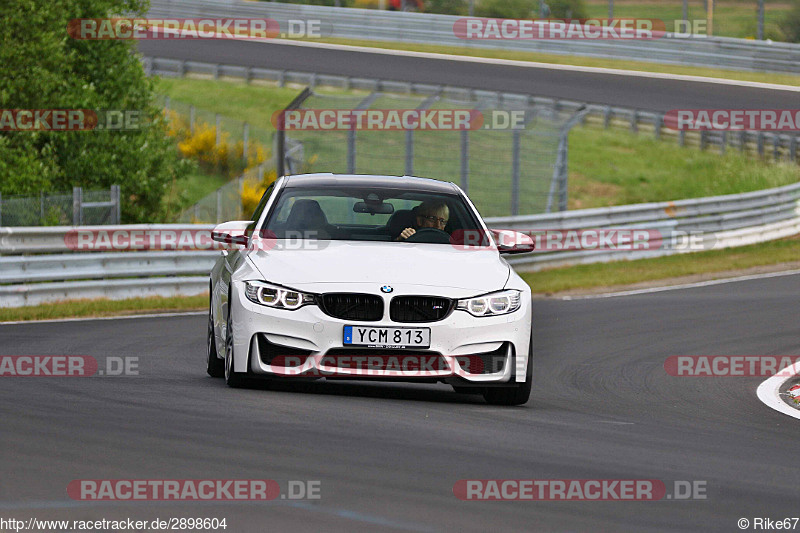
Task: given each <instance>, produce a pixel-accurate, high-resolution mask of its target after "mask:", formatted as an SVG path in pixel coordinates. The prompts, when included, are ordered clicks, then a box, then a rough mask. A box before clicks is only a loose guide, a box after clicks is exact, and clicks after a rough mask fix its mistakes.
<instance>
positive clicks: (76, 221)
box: [72, 187, 83, 226]
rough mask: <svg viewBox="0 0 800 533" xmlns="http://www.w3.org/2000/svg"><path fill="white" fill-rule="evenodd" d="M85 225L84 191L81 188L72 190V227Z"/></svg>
mask: <svg viewBox="0 0 800 533" xmlns="http://www.w3.org/2000/svg"><path fill="white" fill-rule="evenodd" d="M81 224H83V189H81V188H80V187H73V188H72V225H73V226H80V225H81Z"/></svg>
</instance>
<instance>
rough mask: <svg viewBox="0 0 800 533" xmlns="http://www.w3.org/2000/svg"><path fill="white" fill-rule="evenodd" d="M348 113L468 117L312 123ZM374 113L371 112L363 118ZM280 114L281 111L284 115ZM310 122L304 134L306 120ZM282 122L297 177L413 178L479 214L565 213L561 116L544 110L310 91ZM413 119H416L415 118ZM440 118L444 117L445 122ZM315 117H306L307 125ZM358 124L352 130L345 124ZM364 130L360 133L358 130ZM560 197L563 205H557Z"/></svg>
mask: <svg viewBox="0 0 800 533" xmlns="http://www.w3.org/2000/svg"><path fill="white" fill-rule="evenodd" d="M336 110H354V114H356V115H357V114H358V113H361V112H363V115H364V116H368V117H378V118H379V119H381V118H383V119H386V118H387V117H389V116H390V115H391V113H392V112H393V111H397V112H399V113H401V114H402V113H404V112H406V111H409V110H413V111H415V112H417V113H420V112H423V111H424V112H428V113H430V115H431V116H433V115H434V114H437V113H438V114H437V115H436V116H437V117H439V116H444V115H447V113H442V112H443V111H450V112H452V111H458V110H461V111H463V112H469V113H470V122H469V125H464V124H462V125H461V126H460V127H456V126H455V124H454V125H452V127H444V128H438V127H435V128H423V127H408V128H392V127H385V126H387V125H388V124H389V122H388V119H387V122H383V123H381V122H380V120H376V121H375V123H370V122H369V120H371V119H369V118H367V119H364V120H362V121H360V122H358V121H357V120H352V121H351V124H350V127H327V126H323V125H321V124H322V122H321V120H322V119H323V118H324V117H325V113H327V114H328V116H331V115H332V113H331V111H336ZM369 111H376V113H371V114H370V113H369ZM286 113H289V112H288V111H287V112H286ZM311 115H314V116H317V117H319V118H320V125H319V126H318V127H305V125H306V124H307V121H306V117H310V116H311ZM293 116H296V117H302V118H298V119H297V120H295V121H294V122H292V121H291V120H287V121H286V123H285V124H284V127H283V129H284V132H285V133H284V134H285V136H286V139H287V145H290V144H291V143H295V145H297V144H299V145H301V146H302V150H303V156H304V160H303V162H302V164H300V165H297V164H295V166H299V167H301V168H302V169H303V170H304V171H305V172H333V173H350V174H356V173H357V174H386V175H399V176H402V175H415V176H420V177H428V178H435V179H440V180H444V181H452V182H454V183H457V184H459V185H460V186H461V187H462V188H463V189H464V190H465V191H466V192H467V193H468V194H469V196H470V198H471V199H472V200H473V202H474V203H475V204H476V207H477V208H478V210H479V211H480V212H481V213H482V214H483V215H484V216H505V215H522V214H536V213H543V212H547V211H550V210H555V209H557V208H560V207H561V206H562V205H563V206H566V197H565V196H566V190H567V189H566V186H562V185H561V183H560V182H561V181H562V180H566V177H567V174H566V159H565V154H561V159H560V156H559V153H560V151H562V149H564V150H565V147H566V136H567V133H568V130H569V127H570V126H571V124H570V118H571V117H572V114H571V113H561V112H559V111H558V110H556V109H555V108H553V107H552V106H535V105H534V106H530V105H527V101H524V102H520V103H517V104H515V103H514V102H507V101H501V100H500V99H498V98H497V97H496V95H495V96H494V97H492V96H490V95H484V96H482V97H473V98H463V99H459V98H454V97H452V96H449V97H445V96H443V95H442V94H434V95H430V96H424V95H419V96H415V95H398V94H388V93H382V92H373V93H371V94H369V95H367V96H364V95H360V96H340V95H328V94H318V93H314V92H312V93H310V96H308V97H307V98H306V99H305V100H304V101H303V102H302V103H301V104H300V107H299V108H298V112H297V114H296V115H292V116H290V115H288V114H287V115H285V117H284V118H291V117H293ZM416 116H418V115H416ZM448 116H450V115H448ZM315 120H316V119H315ZM356 122H358V125H355V123H356ZM362 126H364V127H362ZM561 196H564V198H561Z"/></svg>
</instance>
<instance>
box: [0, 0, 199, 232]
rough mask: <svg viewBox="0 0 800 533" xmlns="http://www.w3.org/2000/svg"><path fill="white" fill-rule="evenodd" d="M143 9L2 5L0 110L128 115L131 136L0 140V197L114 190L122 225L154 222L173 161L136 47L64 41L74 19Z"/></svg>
mask: <svg viewBox="0 0 800 533" xmlns="http://www.w3.org/2000/svg"><path fill="white" fill-rule="evenodd" d="M146 11H147V8H146V4H145V2H144V0H59V1H58V2H50V1H47V0H2V2H0V109H89V110H134V111H137V112H138V113H139V116H140V121H139V129H136V130H131V131H97V130H91V131H80V132H78V131H38V132H28V131H18V132H17V131H0V193H3V194H32V193H38V191H40V190H51V191H66V190H71V188H72V187H73V186H82V187H87V188H107V187H109V186H110V185H113V184H117V185H120V187H121V191H122V218H123V221H126V222H139V221H152V220H154V219H157V218H158V217H159V216H160V215H161V213H162V198H163V197H164V194H165V192H166V190H167V187H168V185H169V183H170V182H171V181H172V180H174V179H178V178H180V177H181V176H183V175H184V174H185V172H186V170H187V168H188V164H187V163H184V162H181V161H180V160H179V158H178V154H177V150H176V148H175V146H174V143H173V142H172V141H171V140H170V139H169V137H168V136H167V135H166V127H165V126H166V125H165V122H164V120H163V117H162V114H161V111H160V109H158V108H157V107H156V106H155V104H154V99H153V85H152V80H150V79H148V78H147V77H146V76H145V74H144V70H143V69H142V66H141V63H140V62H139V59H138V58H137V56H136V55H135V50H134V43H133V42H132V41H123V40H104V41H88V40H76V39H73V38H71V37H69V36H68V34H67V25H68V23H69V21H70V20H72V19H77V18H103V17H109V16H122V15H126V16H129V15H138V16H142V15H143V14H144V13H145V12H146Z"/></svg>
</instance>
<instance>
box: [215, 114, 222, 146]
mask: <svg viewBox="0 0 800 533" xmlns="http://www.w3.org/2000/svg"><path fill="white" fill-rule="evenodd" d="M214 119H215V121H216V130H217V138H216V140H215V141H214V146H219V145H220V143H221V142H222V117H221V116H220V114H219V113H216V114H215V115H214Z"/></svg>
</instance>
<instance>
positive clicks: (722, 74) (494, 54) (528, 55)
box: [296, 38, 800, 86]
mask: <svg viewBox="0 0 800 533" xmlns="http://www.w3.org/2000/svg"><path fill="white" fill-rule="evenodd" d="M308 40H313V41H314V42H323V43H332V44H345V45H351V46H366V47H372V48H386V49H391V50H407V51H413V52H429V53H437V54H449V55H461V56H469V57H486V58H490V59H510V60H514V61H532V62H536V63H548V64H555V65H572V66H582V67H598V68H610V69H621V70H633V71H638V72H660V73H664V74H678V75H685V76H702V77H706V78H722V79H729V80H741V81H754V82H760V83H776V84H780V85H792V86H800V75H796V74H777V73H770V72H745V71H738V70H727V69H722V68H709V67H692V66H682V65H668V64H662V63H649V62H647V61H632V60H623V59H604V58H594V57H583V56H572V55H560V54H542V53H536V52H521V51H510V50H494V49H489V48H470V47H466V46H445V45H437V44H415V43H399V42H388V41H368V40H356V39H338V38H322V39H308ZM296 68H297V70H302V68H300V67H296Z"/></svg>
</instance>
